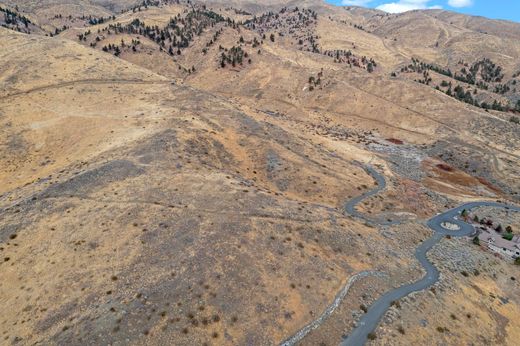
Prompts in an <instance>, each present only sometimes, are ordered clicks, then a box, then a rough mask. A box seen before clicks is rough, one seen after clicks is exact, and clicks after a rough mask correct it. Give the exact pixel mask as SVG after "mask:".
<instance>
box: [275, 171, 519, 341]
mask: <svg viewBox="0 0 520 346" xmlns="http://www.w3.org/2000/svg"><path fill="white" fill-rule="evenodd" d="M363 168H364V169H365V170H366V171H367V172H368V173H369V174H370V175H371V176H372V177H373V178H374V180H375V181H376V183H377V186H376V187H374V188H373V189H372V190H369V191H366V192H364V193H363V194H362V195H360V196H358V197H355V198H353V199H351V200H350V201H348V202H347V203H346V204H345V211H346V213H348V214H350V215H352V216H354V217H357V218H360V219H363V220H365V221H367V222H371V223H376V224H378V225H395V224H398V223H401V222H402V221H401V220H393V221H377V220H373V219H370V218H368V217H367V216H366V215H365V214H363V213H361V212H359V211H357V210H356V205H358V204H359V203H360V202H361V201H362V200H364V199H365V198H368V197H371V196H374V195H375V194H377V193H379V192H380V191H382V190H384V189H385V188H386V180H385V178H384V176H383V175H381V174H380V173H379V172H378V171H376V170H375V169H374V168H373V167H371V166H368V165H364V166H363ZM482 206H487V207H496V208H504V209H508V210H512V211H517V212H520V207H517V206H512V205H506V204H502V203H496V202H470V203H465V204H462V205H460V206H458V207H456V208H453V209H449V210H447V211H445V212H444V213H441V214H438V215H436V216H434V217H432V218H431V219H429V220H428V221H427V223H426V224H427V225H428V227H430V228H431V229H432V230H433V231H434V233H433V235H432V236H431V237H430V238H428V239H427V240H425V241H424V242H423V243H421V244H420V245H419V246H418V247H417V248H416V249H415V257H416V258H417V260H418V261H419V263H420V264H421V265H422V266H423V268H424V270H425V271H426V275H424V277H423V278H421V279H420V280H418V281H416V282H413V283H411V284H406V285H403V286H400V287H398V288H395V289H393V290H391V291H388V292H386V293H385V294H383V295H382V296H381V297H379V299H377V300H376V301H375V302H374V303H373V304H372V305H371V306H370V307H369V308H368V310H367V312H366V313H365V314H364V315H363V316H362V318H361V319H360V320H359V322H358V324H357V327H356V328H355V329H354V330H353V331H352V333H351V334H350V335H349V336H348V337H347V338H346V339H344V340H343V341H342V342H341V344H340V345H341V346H359V345H364V344H365V343H366V341H367V339H368V334H370V333H371V332H373V331H374V330H375V329H376V328H377V325H378V324H379V322H380V321H381V318H382V317H383V316H384V314H385V313H386V311H387V310H388V308H389V307H390V305H391V304H392V302H393V301H394V300H399V299H401V298H403V297H405V296H407V295H409V294H410V293H412V292H417V291H421V290H424V289H426V288H428V287H430V286H431V285H433V284H435V283H436V282H437V281H438V280H439V270H438V269H437V268H436V267H435V266H434V265H433V264H432V263H431V262H430V261H429V260H428V259H427V257H426V254H427V253H428V251H430V249H431V248H433V247H434V246H435V245H436V244H437V243H438V242H439V241H440V240H441V239H442V238H443V237H445V236H447V235H450V236H452V237H463V236H469V235H471V234H473V233H474V228H473V226H472V225H470V224H468V223H466V222H464V221H462V220H460V219H457V216H459V215H460V213H461V212H462V210H464V209H466V210H471V209H473V208H476V207H482ZM444 222H448V223H451V224H456V225H457V226H458V227H459V229H458V230H448V229H445V228H443V227H442V226H441V224H443V223H444ZM381 274H382V273H379V272H361V273H358V274H356V275H354V276H352V277H351V278H350V279H349V280H348V281H347V283H346V284H345V286H344V287H343V288H342V289H341V291H340V292H339V293H338V294H337V295H336V298H335V299H334V301H333V303H332V304H331V305H329V307H328V308H327V309H326V310H325V311H324V312H323V313H322V314H321V315H320V316H319V317H318V318H317V319H316V320H314V321H313V322H311V323H310V324H308V325H307V326H305V327H304V328H302V329H301V330H299V331H298V332H297V333H296V334H294V335H293V336H291V337H289V338H288V339H286V340H285V341H283V342H282V343H281V344H280V345H281V346H292V345H294V344H296V343H298V342H299V341H301V340H302V339H303V338H304V337H305V336H306V335H307V334H308V333H309V332H310V331H311V330H313V329H316V328H318V327H319V326H320V325H321V324H322V323H323V322H324V321H325V319H327V318H328V317H329V316H330V315H331V314H332V313H333V312H334V310H335V309H336V308H337V307H338V306H339V304H340V303H341V301H342V300H343V299H344V298H345V296H346V294H347V292H348V290H349V289H350V287H351V286H352V284H353V283H354V282H355V281H357V280H358V279H361V278H364V277H367V276H369V275H376V276H381Z"/></svg>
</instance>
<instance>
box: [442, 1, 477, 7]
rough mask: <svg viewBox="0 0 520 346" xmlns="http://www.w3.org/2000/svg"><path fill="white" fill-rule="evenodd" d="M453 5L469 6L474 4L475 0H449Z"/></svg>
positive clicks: (449, 3)
mask: <svg viewBox="0 0 520 346" xmlns="http://www.w3.org/2000/svg"><path fill="white" fill-rule="evenodd" d="M448 5H450V6H451V7H468V6H471V5H473V0H448Z"/></svg>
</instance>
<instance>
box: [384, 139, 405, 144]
mask: <svg viewBox="0 0 520 346" xmlns="http://www.w3.org/2000/svg"><path fill="white" fill-rule="evenodd" d="M386 140H387V141H388V142H390V143H394V144H398V145H401V144H403V143H404V142H403V141H402V140H400V139H397V138H387V139H386Z"/></svg>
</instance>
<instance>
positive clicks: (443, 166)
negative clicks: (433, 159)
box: [435, 163, 453, 172]
mask: <svg viewBox="0 0 520 346" xmlns="http://www.w3.org/2000/svg"><path fill="white" fill-rule="evenodd" d="M435 166H436V167H437V168H439V169H442V170H443V171H446V172H453V167H451V166H448V165H447V164H445V163H438V164H436V165H435Z"/></svg>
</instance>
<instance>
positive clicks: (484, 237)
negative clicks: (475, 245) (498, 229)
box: [478, 231, 520, 252]
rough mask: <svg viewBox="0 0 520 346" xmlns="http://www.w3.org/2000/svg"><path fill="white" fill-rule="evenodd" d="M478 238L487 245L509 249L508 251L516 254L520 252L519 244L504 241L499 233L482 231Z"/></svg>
mask: <svg viewBox="0 0 520 346" xmlns="http://www.w3.org/2000/svg"><path fill="white" fill-rule="evenodd" d="M478 238H479V239H480V240H481V241H485V242H487V243H490V244H493V245H494V246H496V247H499V248H503V249H507V250H510V251H514V252H515V251H519V250H520V244H519V243H517V242H513V241H509V240H507V239H504V238H502V236H501V235H500V234H498V233H494V232H493V233H491V232H488V231H482V232H480V234H479V235H478Z"/></svg>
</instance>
